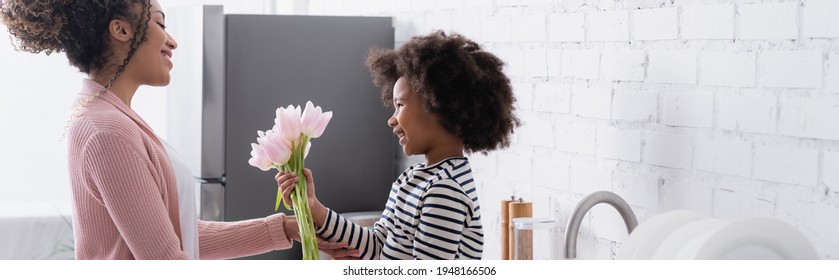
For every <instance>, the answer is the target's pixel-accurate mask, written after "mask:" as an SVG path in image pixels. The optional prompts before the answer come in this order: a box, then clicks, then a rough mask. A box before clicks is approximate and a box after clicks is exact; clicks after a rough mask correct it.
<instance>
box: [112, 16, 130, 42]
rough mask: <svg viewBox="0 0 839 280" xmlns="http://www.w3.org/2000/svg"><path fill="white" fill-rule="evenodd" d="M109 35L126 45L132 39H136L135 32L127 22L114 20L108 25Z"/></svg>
mask: <svg viewBox="0 0 839 280" xmlns="http://www.w3.org/2000/svg"><path fill="white" fill-rule="evenodd" d="M108 35H110V36H111V38H114V40H117V41H119V42H123V43H125V42H128V41H129V40H131V37H134V31H133V30H132V27H131V24H129V23H128V22H127V21H124V20H121V19H114V20H111V23H110V24H108Z"/></svg>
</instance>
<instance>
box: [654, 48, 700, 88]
mask: <svg viewBox="0 0 839 280" xmlns="http://www.w3.org/2000/svg"><path fill="white" fill-rule="evenodd" d="M649 59H650V62H649V63H650V65H649V66H648V67H647V81H648V82H651V83H660V84H696V51H693V50H686V51H651V52H649Z"/></svg>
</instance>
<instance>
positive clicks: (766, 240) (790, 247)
mask: <svg viewBox="0 0 839 280" xmlns="http://www.w3.org/2000/svg"><path fill="white" fill-rule="evenodd" d="M695 258H696V259H706V260H708V259H714V260H716V259H748V260H765V259H782V260H793V259H805V260H814V259H818V258H819V256H818V253H816V249H815V248H814V247H813V244H812V243H810V241H809V240H807V238H806V237H805V236H804V235H803V234H802V233H801V232H800V231H798V230H797V229H795V228H794V227H792V226H791V225H789V224H787V223H785V222H783V221H781V220H778V219H773V218H767V217H757V218H747V219H742V220H738V221H735V222H732V223H730V224H729V225H727V226H725V227H723V228H721V229H719V230H717V231H716V232H714V234H713V235H711V236H709V237H708V239H707V240H706V241H705V242H704V244H703V245H702V246H701V247H700V248H699V249H698V250H697V251H696V255H695Z"/></svg>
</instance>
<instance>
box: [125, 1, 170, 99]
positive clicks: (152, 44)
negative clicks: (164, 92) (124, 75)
mask: <svg viewBox="0 0 839 280" xmlns="http://www.w3.org/2000/svg"><path fill="white" fill-rule="evenodd" d="M150 11H151V20H150V21H149V26H148V30H147V31H146V32H147V33H146V34H147V35H146V36H148V40H146V41H145V42H143V43H142V44H140V46H139V47H138V48H137V50H136V51H135V53H134V57H133V58H131V63H129V65H131V66H132V67H131V68H133V69H131V70H132V72H134V73H135V75H136V77H137V79H138V80H139V82H140V83H141V84H145V85H152V86H165V85H168V84H169V79H170V76H169V71H170V70H172V66H173V65H172V60H171V59H172V50H174V49H175V48H177V47H178V43H177V42H175V39H174V38H172V36H170V35H169V33H168V32H166V15H165V14H164V13H163V10H161V8H160V4H158V3H157V0H152V1H151V8H150ZM141 32H142V31H141ZM126 71H128V69H126Z"/></svg>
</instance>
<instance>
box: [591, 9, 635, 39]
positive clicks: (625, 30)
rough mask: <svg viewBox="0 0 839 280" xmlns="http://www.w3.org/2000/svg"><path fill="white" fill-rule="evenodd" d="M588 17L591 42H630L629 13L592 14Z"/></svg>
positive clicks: (608, 12) (607, 12)
mask: <svg viewBox="0 0 839 280" xmlns="http://www.w3.org/2000/svg"><path fill="white" fill-rule="evenodd" d="M586 16H587V19H588V33H587V39H588V40H589V41H629V11H606V12H591V13H588V14H587V15H586Z"/></svg>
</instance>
